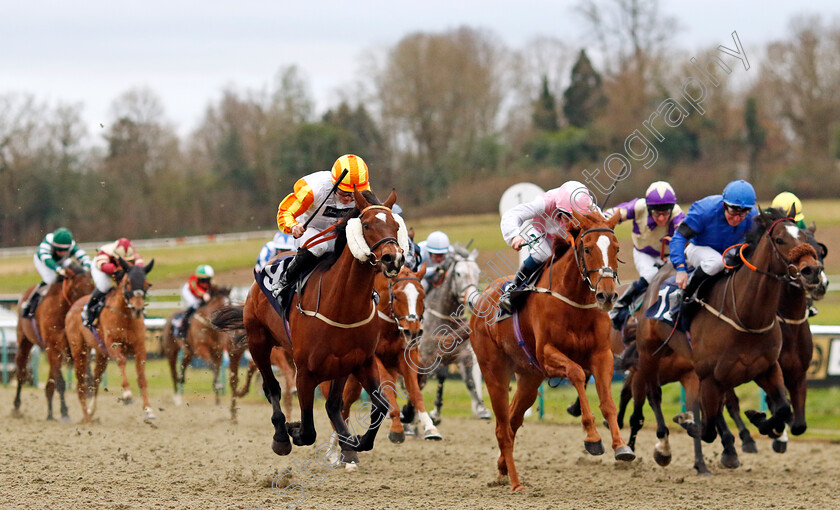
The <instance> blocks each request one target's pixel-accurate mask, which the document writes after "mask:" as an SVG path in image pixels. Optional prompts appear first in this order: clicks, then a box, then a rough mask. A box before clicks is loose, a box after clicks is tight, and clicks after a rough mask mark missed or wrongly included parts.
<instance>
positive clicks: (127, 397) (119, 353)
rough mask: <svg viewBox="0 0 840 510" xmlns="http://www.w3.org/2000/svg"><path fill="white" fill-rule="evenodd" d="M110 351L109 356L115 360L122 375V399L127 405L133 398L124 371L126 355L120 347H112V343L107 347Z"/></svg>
mask: <svg viewBox="0 0 840 510" xmlns="http://www.w3.org/2000/svg"><path fill="white" fill-rule="evenodd" d="M109 352H110V353H111V357H112V358H114V359H116V360H117V366H119V367H120V376H121V377H122V389H123V392H122V397H121V398H122V401H123V403H124V404H125V405H129V404H131V403H132V402H134V398H133V397H132V395H131V386H130V385H129V383H128V374H127V373H126V371H125V364H126V361H127V360H126V356H125V354H124V353H123V350H122V347H114V346H113V345H112V346H111V348H110V349H109Z"/></svg>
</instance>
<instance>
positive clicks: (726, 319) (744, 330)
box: [697, 299, 776, 335]
mask: <svg viewBox="0 0 840 510" xmlns="http://www.w3.org/2000/svg"><path fill="white" fill-rule="evenodd" d="M697 302H698V303H700V305H701V306H702V307H703V308H705V309H706V310H707V311H708V312H709V313H711V314H712V315H714V316H715V317H717V318H718V319H720V320H722V321H723V322H725V323H727V324H729V325H730V326H732V327H733V328H735V329H736V330H738V331H740V332H741V333H752V334H754V335H760V334H761V333H767V332H768V331H770V330H771V329H772V328H773V326H775V325H776V318H775V317H774V318H773V320H772V321H770V324H768V325H767V326H765V327H763V328H759V329H750V328H743V327H741V326H739V325H738V324H737V323H736V322H735V321H733V320H732V319H730V318H729V317H727V316H726V315H723V312H721V311H719V310H716V309H715V308H714V307H712V306H711V305H710V304H708V303H706V302H705V301H702V300H699V299H698V300H697Z"/></svg>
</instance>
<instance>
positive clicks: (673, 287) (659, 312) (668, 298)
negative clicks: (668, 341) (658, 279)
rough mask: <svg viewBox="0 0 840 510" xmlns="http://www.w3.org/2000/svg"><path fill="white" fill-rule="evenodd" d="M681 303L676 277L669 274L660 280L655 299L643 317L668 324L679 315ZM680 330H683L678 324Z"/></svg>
mask: <svg viewBox="0 0 840 510" xmlns="http://www.w3.org/2000/svg"><path fill="white" fill-rule="evenodd" d="M681 303H682V291H681V290H680V288H679V287H678V286H677V282H676V277H675V276H671V277H669V278H668V279H666V280H665V281H664V282H662V286H660V287H659V293H658V294H657V296H656V301H655V302H654V303H653V304H652V305H651V306H650V308H648V309H647V311H646V312H645V317H647V318H648V319H656V320H658V321H662V322H665V323H666V324H668V325H669V326H673V325H674V321H675V320H676V318H677V317H678V316H679V312H680V304H681ZM679 329H680V331H683V332H685V330H684V329H682V327H681V326H680V328H679Z"/></svg>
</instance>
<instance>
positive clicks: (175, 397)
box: [172, 393, 184, 406]
mask: <svg viewBox="0 0 840 510" xmlns="http://www.w3.org/2000/svg"><path fill="white" fill-rule="evenodd" d="M172 401H173V402H175V405H176V406H179V405H181V404H183V403H184V399H183V398H182V397H181V395H179V394H177V393H176V394H174V395H172Z"/></svg>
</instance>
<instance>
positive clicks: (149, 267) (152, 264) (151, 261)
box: [143, 259, 155, 274]
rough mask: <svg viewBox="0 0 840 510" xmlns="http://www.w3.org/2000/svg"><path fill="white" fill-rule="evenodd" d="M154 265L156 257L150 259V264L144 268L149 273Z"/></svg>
mask: <svg viewBox="0 0 840 510" xmlns="http://www.w3.org/2000/svg"><path fill="white" fill-rule="evenodd" d="M154 265H155V259H152V260H150V261H149V263H148V265H146V267H144V268H143V271H145V272H146V274H149V271H151V270H152V268H153V267H154Z"/></svg>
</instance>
